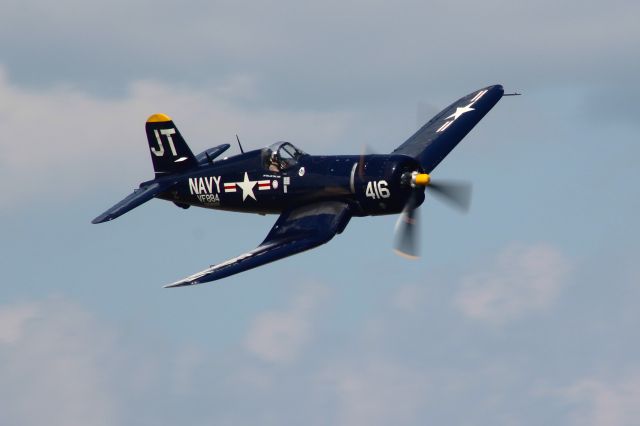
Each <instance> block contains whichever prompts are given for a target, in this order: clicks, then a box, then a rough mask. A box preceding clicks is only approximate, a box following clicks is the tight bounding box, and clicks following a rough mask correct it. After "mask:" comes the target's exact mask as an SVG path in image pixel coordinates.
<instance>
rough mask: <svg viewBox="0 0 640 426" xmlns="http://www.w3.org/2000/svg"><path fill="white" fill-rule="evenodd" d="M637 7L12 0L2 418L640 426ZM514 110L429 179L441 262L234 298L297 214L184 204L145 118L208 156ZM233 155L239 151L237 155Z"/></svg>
mask: <svg viewBox="0 0 640 426" xmlns="http://www.w3.org/2000/svg"><path fill="white" fill-rule="evenodd" d="M639 20H640V4H639V3H638V2H631V1H611V2H601V1H599V2H597V1H577V0H575V1H573V0H572V1H564V2H556V1H546V0H545V1H539V2H518V1H506V0H488V1H485V2H472V1H466V0H462V1H457V2H450V1H440V0H436V1H432V2H423V1H399V2H381V1H368V2H364V1H349V0H347V1H344V0H342V1H324V2H317V3H309V4H307V3H304V2H297V1H279V2H256V3H253V4H245V3H241V2H232V1H213V2H211V1H198V0H195V1H187V2H169V1H165V0H154V1H147V0H144V1H137V2H130V1H120V0H116V1H113V2H93V1H80V0H60V1H57V2H55V3H52V2H48V1H42V0H35V1H28V2H26V3H25V2H24V1H17V0H8V1H5V2H4V3H3V6H2V13H1V14H0V133H1V135H2V137H1V138H0V147H1V148H2V155H1V156H0V191H1V193H2V194H3V196H2V198H0V219H1V220H2V231H3V232H2V239H1V240H0V251H1V253H2V255H1V256H0V268H1V269H2V271H3V278H2V290H0V423H1V424H2V425H3V426H4V425H7V426H13V425H21V426H22V425H25V426H31V425H34V426H35V425H42V424H45V423H46V424H49V425H76V424H82V425H88V426H93V425H132V426H133V425H135V426H138V425H175V424H183V425H257V424H259V425H283V424H296V425H301V424H305V425H329V424H331V425H425V424H451V425H477V424H497V425H540V424H575V425H607V426H611V425H635V424H637V422H638V418H639V417H640V343H638V330H639V329H640V314H639V313H638V299H639V298H640V285H639V284H640V282H639V281H640V280H639V277H640V267H639V265H638V259H639V257H640V256H639V255H640V243H639V242H638V237H639V232H638V231H639V225H638V216H639V214H640V203H639V200H640V190H639V189H638V185H637V182H638V177H639V176H638V163H639V162H638V158H639V156H640V147H639V145H638V136H637V135H638V132H639V131H640V121H639V119H638V117H640V106H639V103H638V101H637V99H638V98H639V97H640V86H639V85H638V82H637V79H638V75H640V55H639V52H640V26H639V25H638V22H639ZM495 83H501V84H503V85H504V86H505V89H506V90H507V91H520V92H523V93H524V96H521V97H518V98H504V99H503V100H502V101H500V102H499V103H498V105H497V106H496V107H495V108H494V109H493V110H492V111H491V112H490V113H489V114H488V115H487V116H486V117H485V119H484V120H483V121H482V122H481V123H480V124H479V125H478V126H477V127H476V129H474V130H473V131H472V133H471V134H470V135H469V136H468V137H467V138H466V139H465V140H464V141H463V143H462V144H461V145H460V146H459V147H458V148H457V149H456V150H455V151H454V152H453V153H452V155H451V156H450V157H448V158H447V159H446V160H445V161H444V162H443V163H442V164H441V166H440V167H439V168H438V169H437V170H436V173H435V174H437V175H438V176H439V177H445V178H458V179H467V180H470V181H472V182H473V183H474V189H475V192H474V204H473V207H472V210H471V212H470V213H469V214H468V215H466V216H462V215H459V214H457V213H455V212H452V211H450V210H448V209H447V208H446V207H444V206H442V205H441V204H439V203H438V202H437V200H430V199H428V200H427V201H426V202H425V204H424V205H423V207H422V208H421V209H420V214H421V216H422V219H423V221H422V224H423V226H422V241H423V257H422V259H420V260H419V261H414V262H411V261H408V260H405V259H403V258H400V257H397V256H395V255H394V254H393V253H392V251H391V243H392V231H393V226H394V222H395V219H396V218H395V217H378V218H364V219H354V220H353V221H352V222H351V223H350V225H349V227H348V228H347V230H346V231H345V232H344V233H343V234H342V235H340V236H338V237H336V238H335V240H333V241H332V242H331V243H330V244H328V245H326V246H322V247H320V248H319V249H317V250H314V251H311V252H307V253H304V254H302V255H298V256H294V257H291V258H288V259H286V260H284V261H280V262H277V263H274V264H271V265H267V266H265V267H262V268H259V269H256V270H253V271H249V272H247V273H243V274H241V275H237V276H234V277H231V278H228V279H225V280H223V281H220V282H218V283H215V284H209V285H202V286H197V287H195V288H186V289H171V290H167V289H162V288H161V286H162V285H163V284H166V283H170V282H173V281H175V280H177V279H179V278H182V277H184V276H186V275H189V274H191V273H193V272H196V271H199V270H201V269H203V268H204V267H206V266H208V265H209V264H212V263H216V262H219V261H222V260H225V259H227V258H229V257H233V256H235V255H238V254H240V253H242V252H244V251H246V250H249V249H251V248H253V247H255V246H256V245H257V244H258V243H259V242H260V241H262V239H263V238H264V236H265V235H266V233H267V232H268V230H269V229H270V227H271V226H272V224H273V222H274V221H275V216H267V217H261V216H256V215H240V214H231V213H224V212H212V211H205V210H202V209H189V210H187V211H183V210H181V209H178V208H176V207H175V206H174V205H172V204H170V203H166V202H162V201H156V200H154V201H151V202H149V203H148V204H146V205H144V206H142V207H140V208H138V209H136V210H134V211H132V212H130V213H128V214H127V215H125V216H122V217H121V218H119V219H117V220H116V221H113V222H110V223H107V224H102V225H91V224H90V220H91V219H92V218H94V217H95V216H96V215H98V214H99V213H101V212H102V211H104V210H105V209H106V208H107V207H109V206H111V205H112V204H113V203H115V202H116V201H118V200H119V199H121V198H122V197H124V196H125V195H127V194H128V193H129V192H130V191H131V190H132V189H133V188H134V187H136V186H137V185H138V183H139V182H141V181H143V180H147V179H149V178H151V177H152V167H151V162H150V158H149V154H148V150H147V146H146V140H145V135H144V121H145V120H146V118H147V117H148V116H149V115H150V114H152V113H156V112H164V113H166V114H169V115H170V116H172V117H173V118H174V120H175V121H176V123H177V125H178V126H179V127H180V130H181V132H182V133H183V135H184V136H185V138H186V139H187V141H188V142H189V143H190V145H191V147H192V149H193V150H194V151H196V152H199V151H201V150H204V149H205V148H208V147H211V146H214V145H217V144H220V143H225V142H232V141H233V139H234V135H235V134H236V133H238V134H239V135H240V137H241V139H242V140H243V144H244V146H245V148H258V147H262V146H266V145H268V144H270V143H272V142H274V141H277V140H289V141H292V142H294V143H295V144H297V145H298V146H300V147H301V148H302V149H304V150H306V151H307V152H309V153H313V154H331V153H352V154H353V153H355V154H357V153H359V152H361V149H362V147H363V146H365V145H367V146H370V147H372V148H373V149H374V150H376V151H378V152H389V151H391V150H392V149H394V148H395V147H396V146H398V145H399V144H401V143H402V142H403V141H404V140H405V139H406V138H407V137H409V136H410V135H411V134H412V133H413V132H414V131H415V129H416V128H417V127H418V122H419V123H420V124H422V122H424V121H426V120H427V119H428V118H429V117H430V115H432V114H434V113H436V112H437V111H438V110H439V109H440V108H442V107H444V106H446V105H448V104H449V103H450V102H452V101H453V100H455V99H457V98H458V97H460V96H462V95H465V94H467V93H469V92H471V91H473V90H475V89H477V88H480V87H483V86H486V85H489V84H495ZM231 152H233V153H235V152H237V147H235V146H233V147H232V148H231Z"/></svg>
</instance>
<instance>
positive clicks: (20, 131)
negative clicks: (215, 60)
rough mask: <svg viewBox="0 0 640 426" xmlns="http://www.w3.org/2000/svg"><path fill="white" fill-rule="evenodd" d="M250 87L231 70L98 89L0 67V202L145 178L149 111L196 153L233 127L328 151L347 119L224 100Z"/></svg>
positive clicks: (265, 140)
mask: <svg viewBox="0 0 640 426" xmlns="http://www.w3.org/2000/svg"><path fill="white" fill-rule="evenodd" d="M251 92H252V83H251V79H250V78H249V77H246V76H234V77H232V78H230V79H229V80H228V81H226V82H224V83H223V84H221V85H220V86H219V87H216V88H213V89H210V90H207V91H196V90H193V89H187V88H183V87H171V86H167V85H164V84H160V83H156V82H152V81H139V82H135V83H133V84H131V86H130V90H129V92H128V94H127V96H126V97H124V98H122V99H102V98H97V97H94V96H92V95H89V94H87V93H84V92H81V91H78V90H76V89H74V88H72V87H58V88H54V89H46V90H39V91H37V90H28V89H23V88H20V87H18V86H15V85H12V84H11V82H10V81H8V79H7V77H6V73H5V72H4V71H3V70H2V69H1V68H0V99H2V102H0V134H1V135H2V137H1V138H0V148H2V155H1V156H0V191H1V192H2V194H3V197H2V198H1V200H0V208H2V209H5V208H8V207H9V206H11V205H20V204H22V203H24V202H25V201H33V200H34V199H41V198H42V197H43V196H44V197H46V196H50V195H55V196H56V197H62V198H63V199H64V198H68V197H69V196H70V195H76V194H78V193H81V192H82V191H87V190H89V189H90V188H104V187H107V186H109V185H110V184H113V183H118V184H119V185H123V184H124V185H129V186H130V188H133V187H135V186H137V184H138V183H139V182H140V181H142V180H146V179H150V178H151V177H152V176H153V173H152V168H151V162H150V158H149V154H148V148H147V141H146V136H145V133H144V122H145V120H146V119H147V117H148V116H149V115H151V114H153V113H156V112H164V113H167V114H169V115H170V116H172V117H173V118H174V120H175V121H176V124H177V125H178V126H179V127H180V130H181V132H182V133H183V134H184V135H185V138H186V139H187V141H188V142H189V144H190V146H191V148H192V149H193V150H194V151H195V152H196V153H197V152H200V151H202V150H204V149H206V148H209V147H211V146H214V145H218V144H220V143H225V142H233V141H234V140H235V134H236V133H239V134H240V137H241V138H242V140H243V144H244V147H245V148H246V149H255V148H260V147H262V146H266V145H268V144H270V143H273V142H275V141H278V140H291V141H292V142H294V143H298V144H299V145H300V146H301V148H302V149H304V150H308V151H311V152H320V153H323V152H328V151H329V149H327V147H330V146H331V145H333V144H335V143H336V142H337V141H339V140H340V139H341V137H342V135H343V133H344V130H345V127H346V126H347V124H348V122H349V117H350V114H349V113H347V112H314V111H285V110H275V109H271V110H266V109H263V110H260V109H253V110H247V109H244V108H242V107H240V106H237V105H236V104H235V103H234V102H233V101H232V100H231V99H235V98H238V97H245V96H251ZM229 153H231V154H235V153H237V147H235V146H234V147H232V148H231V149H230V151H229ZM123 195H125V194H123ZM114 201H115V200H114Z"/></svg>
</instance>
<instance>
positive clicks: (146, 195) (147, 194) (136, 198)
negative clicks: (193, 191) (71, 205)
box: [91, 182, 173, 223]
mask: <svg viewBox="0 0 640 426" xmlns="http://www.w3.org/2000/svg"><path fill="white" fill-rule="evenodd" d="M172 185H173V182H166V183H158V182H156V183H152V184H150V185H148V186H145V187H143V188H138V189H136V190H134V191H133V193H132V194H131V195H129V196H128V197H127V198H125V199H124V200H122V201H120V202H119V203H118V204H116V205H115V206H113V207H111V208H110V209H109V210H107V211H106V212H104V213H102V214H101V215H100V216H98V217H96V218H95V219H93V220H92V221H91V223H102V222H108V221H110V220H113V219H115V218H117V217H118V216H121V215H123V214H125V213H126V212H128V211H129V210H132V209H135V208H136V207H138V206H139V205H141V204H143V203H146V202H147V201H149V200H150V199H152V198H153V197H155V196H156V195H158V194H160V193H161V192H163V191H165V190H167V189H168V188H169V187H171V186H172Z"/></svg>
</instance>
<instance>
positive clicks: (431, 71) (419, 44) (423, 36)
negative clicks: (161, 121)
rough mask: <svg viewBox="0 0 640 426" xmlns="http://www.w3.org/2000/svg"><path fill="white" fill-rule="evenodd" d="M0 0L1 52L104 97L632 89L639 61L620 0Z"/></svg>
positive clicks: (297, 97)
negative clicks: (147, 88)
mask: <svg viewBox="0 0 640 426" xmlns="http://www.w3.org/2000/svg"><path fill="white" fill-rule="evenodd" d="M3 5H4V8H3V14H2V16H1V17H0V47H1V48H2V51H3V57H5V58H7V59H6V60H7V61H9V66H10V70H11V74H12V75H13V76H15V77H16V78H19V79H20V80H21V81H23V82H25V83H27V84H29V85H31V86H32V87H33V86H38V87H42V86H43V85H45V86H46V85H50V84H59V83H65V82H66V83H69V82H72V83H73V84H80V85H82V87H84V88H87V87H90V88H91V89H92V90H96V91H101V92H107V93H111V92H113V91H114V90H117V89H118V88H120V90H126V87H127V86H128V84H129V83H130V82H131V79H134V80H137V79H146V78H149V77H151V78H153V79H158V80H162V81H165V82H166V81H178V82H180V83H181V84H182V83H185V82H186V83H187V84H195V85H197V86H202V85H203V84H207V83H209V82H213V83H214V84H218V82H220V81H221V80H224V79H226V78H228V77H229V76H230V75H234V74H238V73H246V71H247V70H251V72H252V73H254V74H255V75H256V76H257V77H256V78H257V79H258V80H260V81H261V82H262V83H261V84H262V86H263V87H264V88H265V90H264V93H263V96H264V98H265V99H266V102H267V103H270V104H274V103H278V102H282V103H285V104H296V105H300V104H307V105H308V104H309V102H314V103H316V104H317V103H320V102H324V103H333V104H334V105H335V104H341V103H344V102H362V101H363V100H367V101H372V100H373V101H374V102H381V103H383V102H385V101H386V100H388V99H389V98H391V97H394V96H403V97H404V96H410V95H411V94H412V93H415V90H416V88H424V87H425V85H430V86H431V88H432V89H433V90H436V91H437V90H438V87H443V86H444V87H446V86H447V85H455V84H460V81H461V80H462V81H465V83H464V84H468V83H467V82H469V81H472V82H473V86H475V85H476V83H477V80H478V79H481V80H483V81H484V80H486V79H487V78H491V77H492V76H493V78H504V77H505V76H509V77H510V78H511V79H512V80H514V81H515V82H516V83H517V84H518V86H519V87H523V86H524V87H527V86H532V85H533V86H538V87H540V86H542V87H548V86H549V85H553V83H554V82H558V81H561V82H564V83H569V84H571V83H572V82H573V81H576V80H582V81H585V80H586V81H592V82H598V81H606V80H616V79H614V78H611V77H610V76H611V75H615V76H616V77H623V76H624V78H623V80H625V81H626V82H627V84H628V85H631V84H630V83H633V77H634V75H635V73H634V71H635V70H637V65H638V62H637V61H638V59H637V57H636V56H635V55H629V54H628V52H630V51H634V50H637V40H638V35H639V33H638V26H637V25H636V20H635V19H634V18H635V17H636V16H638V5H637V3H635V2H630V1H624V0H622V1H612V2H609V3H606V4H605V3H603V2H597V1H585V2H576V1H567V2H563V3H561V4H558V3H557V2H552V1H549V0H547V1H540V2H535V3H524V2H505V1H504V0H491V1H487V2H482V3H481V4H479V3H477V2H471V1H466V2H465V1H461V2H457V3H456V5H455V7H452V6H451V4H450V2H444V1H434V2H429V3H425V2H419V1H415V0H408V1H402V2H399V3H393V4H391V3H388V2H370V3H368V4H367V7H366V8H363V7H362V3H361V2H360V1H357V0H352V1H327V2H323V3H322V4H318V5H307V7H304V8H303V7H300V4H299V3H297V2H295V1H291V0H284V1H278V2H275V3H269V4H268V5H267V4H264V5H262V4H256V5H254V7H253V8H252V13H246V10H245V9H244V8H243V6H242V5H241V4H238V3H234V2H216V3H211V4H209V3H206V2H202V1H197V0H196V1H188V2H185V3H181V4H180V5H179V6H178V5H176V4H175V3H170V2H166V1H161V2H160V3H157V2H153V3H152V2H149V1H138V2H134V3H131V2H125V1H122V0H118V1H114V2H112V3H110V4H109V7H104V6H101V5H99V4H96V3H95V2H79V1H77V0H64V1H60V2H58V3H56V7H55V8H52V7H51V6H50V3H49V2H46V1H43V0H35V1H33V2H30V7H29V8H24V6H23V4H22V3H21V2H19V1H16V0H9V1H7V2H6V3H3ZM70 10H72V11H73V13H70V12H69V11H70ZM338 10H339V12H340V13H336V11H338ZM549 10H553V11H554V13H553V14H549V13H548V11H549ZM523 16H527V19H526V20H523V19H521V18H522V17H523ZM434 17H437V19H433V18H434ZM425 20H427V21H428V22H429V24H428V25H424V24H425ZM496 22H499V25H493V24H495V23H496ZM612 23H615V25H612ZM452 24H455V31H452ZM116 27H117V28H118V31H114V30H113V29H114V28H116ZM381 29H385V30H384V31H382V30H381ZM505 34H509V35H510V37H505V36H504V35H505ZM15 40H20V43H15ZM51 46H55V47H56V49H55V50H54V49H51ZM603 59H607V60H603ZM43 70H46V71H44V72H43ZM607 77H609V78H607ZM425 81H427V82H426V83H425ZM443 82H446V83H445V84H443ZM491 82H493V81H491ZM413 100H414V99H412V101H413Z"/></svg>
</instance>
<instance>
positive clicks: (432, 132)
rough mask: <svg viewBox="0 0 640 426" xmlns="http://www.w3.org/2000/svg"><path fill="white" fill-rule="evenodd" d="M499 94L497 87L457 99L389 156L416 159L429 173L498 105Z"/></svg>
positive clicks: (498, 87)
mask: <svg viewBox="0 0 640 426" xmlns="http://www.w3.org/2000/svg"><path fill="white" fill-rule="evenodd" d="M503 94H504V89H503V88H502V86H501V85H499V84H498V85H495V86H488V87H485V88H484V89H480V90H476V91H475V92H473V93H470V94H468V95H467V96H464V97H462V98H460V99H458V100H457V101H455V102H454V103H452V104H451V105H449V106H448V107H446V108H445V109H443V110H442V111H440V112H439V113H438V114H437V115H436V116H435V117H433V118H432V119H431V120H429V122H428V123H427V124H425V125H424V126H422V127H421V128H420V130H418V131H417V132H416V133H415V134H414V135H413V136H411V137H410V138H409V139H407V140H406V141H405V142H404V143H403V144H402V145H400V146H399V147H398V148H396V149H395V150H394V151H393V153H394V154H404V155H408V156H410V157H414V158H416V159H417V160H418V161H419V162H420V164H421V165H422V167H423V168H424V171H425V172H426V173H431V172H432V171H433V169H435V168H436V166H437V165H438V164H440V162H441V161H442V160H443V159H444V157H446V156H447V154H449V153H450V152H451V150H452V149H453V148H455V147H456V145H457V144H458V142H460V141H461V140H462V139H463V138H464V137H465V136H466V135H467V133H469V132H470V131H471V129H473V127H474V126H475V125H476V124H478V122H479V121H480V120H482V118H483V117H484V116H485V114H486V113H488V112H489V110H490V109H491V108H493V106H494V105H495V104H496V103H498V101H499V100H500V98H502V95H503Z"/></svg>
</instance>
